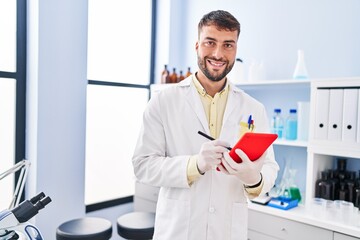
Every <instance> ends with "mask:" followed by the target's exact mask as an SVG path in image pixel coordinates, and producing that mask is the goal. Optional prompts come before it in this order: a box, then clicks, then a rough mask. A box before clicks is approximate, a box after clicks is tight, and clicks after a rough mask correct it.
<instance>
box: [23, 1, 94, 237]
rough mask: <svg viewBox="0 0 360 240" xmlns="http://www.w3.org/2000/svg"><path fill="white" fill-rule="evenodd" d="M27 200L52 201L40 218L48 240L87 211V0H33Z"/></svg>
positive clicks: (30, 11) (30, 10) (30, 13)
mask: <svg viewBox="0 0 360 240" xmlns="http://www.w3.org/2000/svg"><path fill="white" fill-rule="evenodd" d="M28 25H29V27H28V61H27V62H28V73H27V79H28V89H27V135H26V145H27V150H26V155H27V156H26V157H27V159H29V160H30V161H31V163H32V166H31V170H30V176H29V179H28V184H27V198H30V197H32V196H34V195H36V194H37V193H39V192H41V191H43V192H44V193H45V194H46V195H48V196H50V197H51V199H52V202H51V203H50V204H49V205H47V206H46V208H45V209H43V210H41V211H40V212H39V214H38V215H37V216H36V217H35V224H36V226H38V227H39V229H40V230H41V232H42V233H43V235H44V238H45V239H55V230H56V227H57V226H58V225H59V224H60V223H61V222H63V221H65V220H68V219H70V218H74V217H80V216H83V215H85V207H84V172H85V170H84V169H85V168H84V166H85V106H86V85H87V78H86V56H87V54H86V50H87V49H86V48H87V44H86V42H87V1H86V0H77V1H72V0H61V1H55V0H53V1H36V0H35V1H33V0H31V1H28Z"/></svg>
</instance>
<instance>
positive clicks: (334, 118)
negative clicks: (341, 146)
mask: <svg viewBox="0 0 360 240" xmlns="http://www.w3.org/2000/svg"><path fill="white" fill-rule="evenodd" d="M343 98H344V89H330V97H329V121H328V140H332V141H341V137H342V136H341V135H342V134H341V132H342V118H343Z"/></svg>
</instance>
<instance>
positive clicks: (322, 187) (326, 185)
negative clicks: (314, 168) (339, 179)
mask: <svg viewBox="0 0 360 240" xmlns="http://www.w3.org/2000/svg"><path fill="white" fill-rule="evenodd" d="M315 184H316V186H315V197H317V198H324V199H328V200H330V199H331V192H332V185H331V183H330V182H329V181H328V172H327V171H322V172H321V178H320V179H318V180H317V181H316V183H315Z"/></svg>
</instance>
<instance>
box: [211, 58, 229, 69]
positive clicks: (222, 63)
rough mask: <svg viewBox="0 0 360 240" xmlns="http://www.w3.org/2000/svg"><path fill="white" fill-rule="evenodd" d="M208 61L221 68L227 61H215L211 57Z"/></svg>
mask: <svg viewBox="0 0 360 240" xmlns="http://www.w3.org/2000/svg"><path fill="white" fill-rule="evenodd" d="M207 62H208V63H209V64H210V65H211V66H213V67H215V68H221V67H223V66H224V65H225V62H222V61H215V60H211V59H208V60H207Z"/></svg>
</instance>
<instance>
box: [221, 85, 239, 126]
mask: <svg viewBox="0 0 360 240" xmlns="http://www.w3.org/2000/svg"><path fill="white" fill-rule="evenodd" d="M236 95H237V93H236V89H234V86H233V85H232V84H230V90H229V95H228V100H227V104H226V108H225V112H224V117H223V126H226V121H228V119H229V117H230V116H231V113H232V112H233V111H234V110H235V108H236V106H239V104H240V103H239V98H237V97H236Z"/></svg>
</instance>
